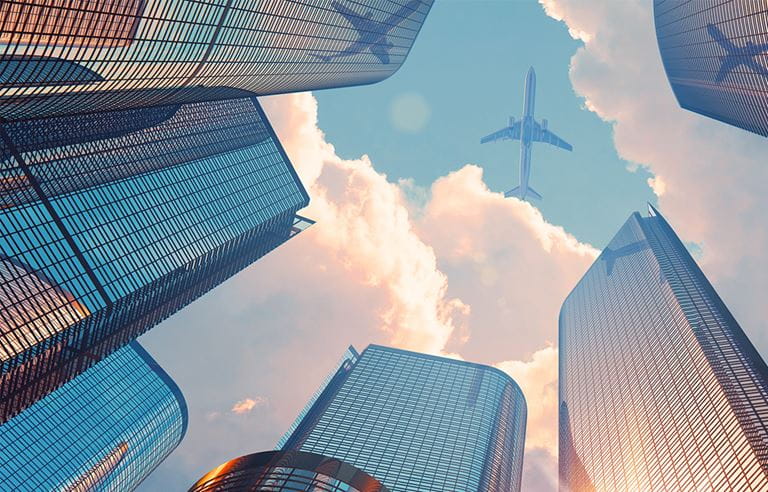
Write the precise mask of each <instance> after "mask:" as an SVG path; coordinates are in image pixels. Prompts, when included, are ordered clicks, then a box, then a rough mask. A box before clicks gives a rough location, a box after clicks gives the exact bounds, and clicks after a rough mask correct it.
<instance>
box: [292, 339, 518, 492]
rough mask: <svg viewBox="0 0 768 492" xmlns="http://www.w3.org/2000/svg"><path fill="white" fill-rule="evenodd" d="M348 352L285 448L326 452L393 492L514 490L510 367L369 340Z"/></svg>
mask: <svg viewBox="0 0 768 492" xmlns="http://www.w3.org/2000/svg"><path fill="white" fill-rule="evenodd" d="M352 352H353V353H352V356H349V355H347V356H346V357H345V358H344V359H343V362H342V363H341V364H340V365H339V366H338V369H337V370H336V372H335V373H334V375H333V377H331V378H330V379H329V380H328V381H327V383H326V384H325V388H324V389H323V391H322V392H321V393H320V394H319V395H317V397H316V398H314V402H313V403H312V405H311V406H310V407H309V408H306V409H305V410H304V411H302V413H301V415H300V417H299V419H298V421H297V422H296V424H294V426H292V431H291V432H290V433H289V434H288V435H286V436H285V437H284V438H283V439H282V440H281V441H280V444H279V446H281V448H282V449H283V450H297V451H304V452H311V453H318V454H322V455H325V456H333V457H335V458H338V459H340V460H343V461H344V462H346V463H349V464H351V465H354V466H356V467H359V468H361V469H363V470H365V471H366V472H367V473H370V474H371V475H372V476H373V477H375V478H376V479H377V480H380V481H381V483H382V484H384V486H386V487H387V488H388V489H389V490H392V491H400V492H412V491H415V490H418V491H419V492H444V491H447V490H457V491H458V490H461V491H467V492H469V491H478V492H479V491H494V492H496V491H498V492H508V491H513V490H520V480H521V474H522V465H523V446H524V443H525V424H526V403H525V397H524V396H523V393H522V391H521V390H520V388H519V387H518V385H517V384H516V383H515V382H514V381H513V380H512V379H511V378H510V377H509V376H508V375H506V374H505V373H503V372H501V371H499V370H498V369H495V368H493V367H489V366H484V365H480V364H473V363H470V362H464V361H459V360H454V359H447V358H444V357H436V356H432V355H426V354H419V353H415V352H408V351H405V350H399V349H393V348H387V347H381V346H377V345H369V346H368V348H366V349H365V350H364V351H363V352H362V354H360V355H359V356H357V355H356V352H354V351H352ZM348 354H349V353H348Z"/></svg>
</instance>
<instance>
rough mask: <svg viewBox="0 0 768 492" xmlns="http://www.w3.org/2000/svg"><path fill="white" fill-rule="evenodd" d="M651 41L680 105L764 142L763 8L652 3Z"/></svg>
mask: <svg viewBox="0 0 768 492" xmlns="http://www.w3.org/2000/svg"><path fill="white" fill-rule="evenodd" d="M654 15H655V21H656V36H657V38H658V42H659V50H660V51H661V58H662V60H663V62H664V68H665V69H666V72H667V76H668V77H669V82H670V84H671V85H672V89H673V91H674V93H675V96H676V97H677V100H678V101H679V103H680V105H681V106H682V107H683V108H685V109H689V110H691V111H695V112H697V113H700V114H703V115H705V116H709V117H710V118H714V119H716V120H720V121H723V122H725V123H729V124H731V125H734V126H737V127H740V128H743V129H745V130H749V131H751V132H754V133H757V134H759V135H763V136H768V6H766V4H765V2H758V1H749V0H739V1H733V0H703V1H695V2H693V1H688V2H681V1H679V0H654Z"/></svg>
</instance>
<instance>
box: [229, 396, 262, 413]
mask: <svg viewBox="0 0 768 492" xmlns="http://www.w3.org/2000/svg"><path fill="white" fill-rule="evenodd" d="M268 402H269V400H267V399H266V398H264V397H263V396H257V397H256V399H253V398H246V399H245V400H240V401H238V402H237V403H235V404H234V405H233V406H232V409H231V410H230V411H231V412H232V413H236V414H238V415H242V414H244V413H249V412H250V411H251V410H253V409H254V408H259V407H263V406H264V405H266V404H267V403H268Z"/></svg>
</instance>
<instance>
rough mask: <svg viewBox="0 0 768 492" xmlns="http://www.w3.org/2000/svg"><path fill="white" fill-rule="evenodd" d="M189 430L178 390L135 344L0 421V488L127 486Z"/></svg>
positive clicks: (75, 490)
mask: <svg viewBox="0 0 768 492" xmlns="http://www.w3.org/2000/svg"><path fill="white" fill-rule="evenodd" d="M186 428H187V405H186V403H185V401H184V397H183V396H182V395H181V392H180V391H179V388H178V387H177V386H176V384H175V383H174V382H173V380H172V379H171V378H170V377H169V376H168V374H166V373H165V371H163V369H162V368H161V367H160V366H158V365H157V363H156V362H155V361H154V359H152V357H151V356H150V355H149V354H148V353H147V352H146V351H144V349H143V348H142V347H141V346H140V345H139V344H138V343H136V342H133V343H131V344H130V345H129V346H127V347H124V348H122V349H120V350H119V351H117V352H115V353H114V354H112V355H111V356H109V357H107V358H106V359H104V360H103V361H101V362H99V363H98V364H96V365H95V366H94V367H92V368H91V369H90V370H89V371H87V372H86V373H85V374H83V375H82V377H79V378H77V379H75V380H74V381H71V382H69V383H67V384H65V385H64V386H62V387H61V388H59V389H58V390H56V391H54V392H53V393H51V394H50V395H48V396H47V397H45V398H43V399H42V400H40V401H38V402H37V403H35V404H34V405H32V406H31V407H29V408H27V409H26V410H25V411H23V412H22V413H21V414H19V415H17V416H16V417H15V418H13V419H11V420H10V421H9V422H7V423H5V424H3V425H2V426H0V470H2V471H1V472H0V490H14V491H30V492H32V491H38V490H62V491H63V490H66V491H68V492H85V491H90V490H132V489H133V488H134V487H136V486H137V485H138V484H139V483H140V482H141V481H142V480H143V479H144V478H145V477H146V476H147V475H149V473H150V472H151V471H152V470H154V469H155V468H156V467H157V466H158V465H159V464H160V463H161V462H162V461H163V460H164V459H165V458H166V457H167V456H168V455H169V454H170V453H171V451H173V450H174V449H175V448H176V446H177V445H178V444H179V443H180V442H181V440H182V438H183V437H184V433H185V431H186Z"/></svg>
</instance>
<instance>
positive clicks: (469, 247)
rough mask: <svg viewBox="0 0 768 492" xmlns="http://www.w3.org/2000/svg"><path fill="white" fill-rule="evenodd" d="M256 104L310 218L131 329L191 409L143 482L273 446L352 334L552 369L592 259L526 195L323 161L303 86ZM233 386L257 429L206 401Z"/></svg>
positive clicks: (171, 481)
mask: <svg viewBox="0 0 768 492" xmlns="http://www.w3.org/2000/svg"><path fill="white" fill-rule="evenodd" d="M262 102H263V104H264V107H265V110H266V111H267V113H268V114H269V116H270V120H271V122H272V123H273V125H274V127H275V130H276V132H277V134H278V135H279V136H280V140H281V142H282V143H283V145H284V146H285V148H286V151H287V153H288V155H289V156H290V157H291V159H292V161H293V163H294V164H295V166H296V169H297V172H298V173H299V175H300V176H301V178H302V181H303V183H304V184H305V186H306V187H307V189H308V191H309V193H310V196H311V197H312V202H311V205H310V207H309V208H308V209H306V210H304V211H302V214H303V215H306V216H308V217H311V218H313V219H316V220H317V224H316V225H314V226H312V227H311V228H310V229H308V230H307V231H305V232H303V233H302V234H300V235H299V236H298V237H296V238H295V239H292V240H291V241H289V242H288V243H286V244H284V245H282V246H281V247H280V248H278V249H277V250H276V251H274V252H272V253H270V254H269V255H267V256H266V257H265V258H263V259H261V260H259V261H258V262H257V263H256V264H254V265H252V266H251V267H249V268H248V269H246V271H244V272H243V273H241V274H239V275H237V276H235V277H234V278H232V279H231V280H229V281H228V282H226V283H225V284H224V285H222V286H221V287H218V288H217V289H215V290H214V291H212V292H211V293H210V294H208V295H206V296H205V297H204V298H202V299H201V300H200V301H198V302H196V303H194V304H193V305H191V306H189V307H188V308H185V309H184V310H183V311H182V312H181V313H179V314H178V315H176V316H175V317H173V318H172V319H171V320H169V321H168V322H166V323H165V324H164V326H161V327H158V328H156V329H155V330H152V332H150V333H149V334H148V335H146V336H145V337H143V339H142V341H143V342H144V343H145V344H146V345H147V346H148V348H149V349H150V350H152V353H153V354H154V355H155V356H156V358H157V359H158V360H159V362H160V363H161V364H162V365H163V366H164V367H165V368H166V369H167V370H168V371H169V372H170V373H171V375H172V376H173V377H174V378H175V379H176V380H177V382H178V383H179V385H180V386H181V388H182V390H183V392H184V394H185V396H186V398H187V400H188V401H189V408H190V426H189V431H188V434H187V437H186V439H185V441H184V442H183V443H182V445H181V446H180V448H179V449H178V450H177V451H176V452H175V453H174V454H173V455H172V456H171V457H170V458H169V459H168V460H167V462H166V463H165V464H164V465H163V466H162V467H161V468H160V469H159V470H158V471H157V472H156V473H155V474H153V476H152V477H151V478H150V481H149V482H148V487H150V486H151V487H155V488H157V487H160V486H161V485H162V486H169V485H173V486H176V487H180V486H185V485H188V484H189V483H191V482H193V481H194V480H195V479H196V478H198V476H199V475H200V474H202V473H204V472H205V471H206V470H208V469H210V468H212V467H214V466H217V465H218V464H220V463H222V462H224V461H226V460H228V459H231V458H233V457H235V456H239V455H242V454H246V453H252V452H256V451H261V450H266V449H272V448H273V446H274V445H275V442H276V441H277V439H278V438H279V436H280V433H281V432H282V431H283V430H285V429H287V428H288V426H289V425H290V423H291V421H292V419H293V418H294V416H295V415H297V413H298V412H299V409H300V408H302V406H303V405H304V404H305V403H306V401H307V399H308V398H309V397H310V395H311V394H312V393H313V392H314V391H315V390H316V389H317V387H318V385H319V384H320V382H321V381H322V380H323V379H324V378H325V376H326V375H327V374H328V373H329V371H330V370H331V368H332V367H333V366H334V363H335V362H336V360H337V359H338V357H340V355H341V352H342V351H343V349H344V348H345V347H346V346H347V345H348V344H350V343H351V344H354V345H355V346H356V347H357V348H358V349H362V348H364V347H365V346H366V345H368V344H369V343H381V344H385V345H393V346H397V347H401V348H406V349H412V350H416V351H420V352H427V353H434V354H442V355H445V356H451V357H455V358H463V359H466V360H471V361H476V362H481V363H486V364H494V363H497V362H500V361H507V362H506V363H505V364H507V365H508V366H509V367H512V368H517V367H518V366H517V365H516V363H515V362H513V361H515V360H520V361H527V362H525V364H532V366H531V369H530V371H532V372H531V374H533V372H535V371H536V370H538V369H534V367H538V365H540V364H545V363H548V364H549V365H550V369H551V370H552V371H555V372H553V373H552V374H555V375H556V370H557V369H556V368H557V366H556V363H555V362H554V361H553V360H552V358H551V357H552V354H551V353H552V350H553V349H552V348H551V347H548V348H545V349H543V351H542V350H541V347H546V344H547V342H550V343H552V342H554V340H556V330H557V312H558V310H559V306H560V303H561V302H562V300H563V298H564V297H565V296H566V294H567V293H568V291H569V290H570V288H571V287H572V286H573V284H575V282H576V280H577V279H578V277H579V276H580V275H581V274H582V273H583V272H584V271H585V270H586V268H587V267H588V265H589V264H590V262H591V261H592V260H593V258H594V257H595V254H596V252H595V250H594V249H593V248H591V247H590V246H588V245H584V244H581V243H579V242H578V241H577V240H576V239H575V238H573V236H571V235H569V234H568V233H566V232H565V231H564V230H563V229H562V228H560V227H557V226H554V225H552V224H549V223H547V222H546V221H545V220H544V218H543V217H542V216H541V213H540V212H539V211H538V210H536V209H535V208H533V207H532V206H531V205H530V204H528V203H525V202H521V201H519V200H514V199H510V200H506V199H504V198H503V195H501V194H499V193H494V192H491V191H490V190H489V189H488V188H487V186H486V185H485V184H484V182H483V177H482V170H481V168H479V167H477V166H474V165H467V166H463V167H461V168H460V169H458V170H456V171H455V172H452V173H449V174H448V175H447V176H444V177H443V178H441V179H439V180H438V181H436V182H435V183H434V184H433V185H432V186H431V187H430V188H429V189H423V188H419V187H417V186H416V185H415V184H414V183H413V182H412V181H410V180H400V181H398V182H397V183H395V182H391V181H389V180H388V178H387V176H386V175H384V174H381V173H379V172H377V171H376V170H375V168H374V166H373V164H372V163H371V162H370V160H369V159H368V157H367V156H362V157H360V158H359V159H355V160H344V159H341V158H339V157H338V156H337V155H336V152H335V149H334V147H333V146H332V145H331V144H329V143H328V142H326V141H325V137H324V135H323V133H322V132H321V131H320V130H319V129H318V128H317V104H316V101H315V99H314V98H313V97H312V96H311V95H310V94H292V95H286V96H279V97H268V98H264V99H263V100H262ZM169 347H173V349H172V350H170V349H169ZM153 349H154V350H153ZM542 354H543V355H542ZM547 357H549V358H547ZM190 358H191V359H193V360H200V362H201V363H200V364H189V360H190ZM520 374H521V377H522V376H523V375H524V373H523V372H521V373H520ZM537 374H538V373H537ZM526 377H529V376H526ZM531 378H533V376H530V377H529V379H531ZM531 384H532V386H531V387H532V388H533V389H532V390H531V391H533V392H534V393H535V396H532V398H539V397H540V395H541V394H543V391H544V390H543V389H542V388H538V387H537V386H536V385H535V384H534V383H531ZM243 394H251V395H254V394H255V395H265V396H264V397H265V398H268V399H269V405H265V406H264V407H263V408H262V409H261V410H260V411H259V419H258V423H254V420H249V422H248V424H247V425H244V423H243V422H244V419H242V418H236V417H235V416H234V415H232V413H221V415H219V416H217V418H210V417H209V416H208V415H209V414H210V410H208V413H206V411H204V410H203V409H211V408H214V409H220V408H230V406H231V405H232V403H231V402H232V401H235V400H237V399H240V398H242V395H243ZM254 400H255V398H254ZM244 402H247V400H244ZM240 403H243V402H240ZM247 406H248V405H247V404H244V406H243V408H246V407H247ZM530 406H531V400H530V399H529V407H530ZM236 407H237V405H236ZM534 408H536V405H534ZM233 411H234V408H233ZM228 415H229V416H230V417H231V418H228V417H227V416H228ZM534 415H538V414H534ZM537 419H538V417H537ZM542 419H543V417H542ZM536 425H539V424H536ZM555 433H556V428H554V427H553V428H551V429H550V430H549V431H548V433H542V434H541V436H542V437H541V438H540V439H539V440H538V441H537V442H542V443H543V442H545V441H546V439H547V436H550V442H549V444H541V446H543V447H541V448H535V450H534V451H535V453H539V454H541V456H542V460H543V461H542V463H543V464H542V465H541V466H538V467H537V466H533V465H535V463H536V462H535V461H531V464H532V465H531V466H528V465H526V470H528V469H530V470H531V473H534V474H535V473H545V472H547V471H548V470H550V469H549V468H547V466H548V465H547V464H546V461H547V460H550V461H551V450H552V449H553V448H552V446H554V445H555V444H554V441H553V440H552V439H551V436H553V435H555ZM547 456H549V458H547ZM184 479H186V480H187V482H189V483H185V482H184Z"/></svg>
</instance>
